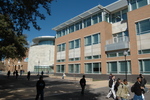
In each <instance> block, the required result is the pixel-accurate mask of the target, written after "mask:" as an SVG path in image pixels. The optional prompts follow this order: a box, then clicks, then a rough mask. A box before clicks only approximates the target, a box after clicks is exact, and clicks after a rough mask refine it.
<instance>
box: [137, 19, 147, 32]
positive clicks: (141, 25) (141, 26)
mask: <svg viewBox="0 0 150 100" xmlns="http://www.w3.org/2000/svg"><path fill="white" fill-rule="evenodd" d="M136 30H137V35H141V34H147V33H150V19H147V20H143V21H140V22H137V23H136Z"/></svg>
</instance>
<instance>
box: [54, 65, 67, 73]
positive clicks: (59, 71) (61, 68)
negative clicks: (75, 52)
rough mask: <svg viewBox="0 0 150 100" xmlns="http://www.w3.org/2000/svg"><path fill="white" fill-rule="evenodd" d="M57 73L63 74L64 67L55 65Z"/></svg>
mask: <svg viewBox="0 0 150 100" xmlns="http://www.w3.org/2000/svg"><path fill="white" fill-rule="evenodd" d="M56 68H57V72H58V73H64V72H65V65H56Z"/></svg>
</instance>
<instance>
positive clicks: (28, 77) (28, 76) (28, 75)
mask: <svg viewBox="0 0 150 100" xmlns="http://www.w3.org/2000/svg"><path fill="white" fill-rule="evenodd" d="M27 79H28V80H30V71H28V74H27Z"/></svg>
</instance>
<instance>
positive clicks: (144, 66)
mask: <svg viewBox="0 0 150 100" xmlns="http://www.w3.org/2000/svg"><path fill="white" fill-rule="evenodd" d="M149 65H150V59H145V60H139V66H140V73H143V74H150V67H149Z"/></svg>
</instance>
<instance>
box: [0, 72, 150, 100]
mask: <svg viewBox="0 0 150 100" xmlns="http://www.w3.org/2000/svg"><path fill="white" fill-rule="evenodd" d="M38 77H39V76H36V75H35V76H31V79H30V81H28V80H27V78H26V75H23V76H19V77H18V79H15V77H14V76H11V77H10V78H9V79H8V78H7V76H6V75H4V74H0V100H34V99H35V96H36V88H35V85H36V81H37V80H38ZM44 80H45V83H46V87H45V94H44V99H45V100H113V99H112V98H109V99H106V98H105V97H106V95H107V93H108V90H109V88H108V81H87V86H86V90H85V95H84V96H82V95H80V90H81V89H80V85H79V82H78V81H77V80H68V79H58V78H57V79H56V78H50V77H46V76H45V77H44ZM130 85H131V84H130ZM131 97H133V93H131ZM145 97H146V100H149V99H148V98H150V95H149V93H146V94H145Z"/></svg>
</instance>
